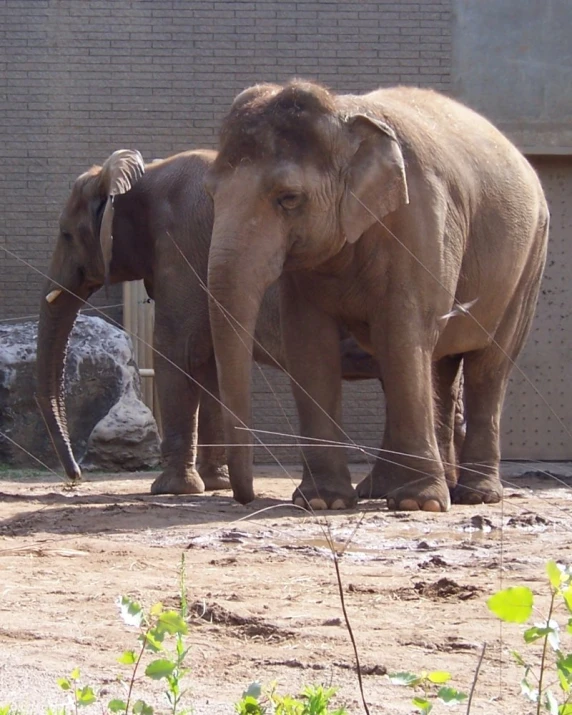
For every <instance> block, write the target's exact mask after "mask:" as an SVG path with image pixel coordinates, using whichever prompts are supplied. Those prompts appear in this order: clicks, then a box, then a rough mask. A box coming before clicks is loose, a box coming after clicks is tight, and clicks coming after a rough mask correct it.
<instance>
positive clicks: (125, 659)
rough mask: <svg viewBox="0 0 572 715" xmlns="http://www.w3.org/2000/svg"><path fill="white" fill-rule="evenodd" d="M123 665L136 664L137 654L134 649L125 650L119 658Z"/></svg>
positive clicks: (118, 660)
mask: <svg viewBox="0 0 572 715" xmlns="http://www.w3.org/2000/svg"><path fill="white" fill-rule="evenodd" d="M117 662H118V663H121V664H122V665H135V663H136V662H137V654H136V653H135V651H134V650H125V651H123V653H122V654H121V655H120V656H119V658H118V659H117Z"/></svg>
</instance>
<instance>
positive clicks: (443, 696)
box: [437, 686, 469, 705]
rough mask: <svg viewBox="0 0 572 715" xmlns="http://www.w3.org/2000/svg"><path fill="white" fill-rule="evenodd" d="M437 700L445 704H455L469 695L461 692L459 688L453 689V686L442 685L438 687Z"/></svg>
mask: <svg viewBox="0 0 572 715" xmlns="http://www.w3.org/2000/svg"><path fill="white" fill-rule="evenodd" d="M437 697H438V698H439V700H442V701H443V702H444V703H445V704H446V705H456V704H457V703H462V702H463V700H466V699H467V698H468V697H469V696H468V695H467V694H466V693H462V692H461V691H460V690H455V688H448V687H446V686H445V687H443V688H439V692H438V693H437Z"/></svg>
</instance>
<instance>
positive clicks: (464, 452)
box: [453, 229, 544, 504]
mask: <svg viewBox="0 0 572 715" xmlns="http://www.w3.org/2000/svg"><path fill="white" fill-rule="evenodd" d="M542 230H544V229H542ZM531 262H533V268H531V270H530V271H524V272H523V276H522V279H521V282H520V284H519V286H518V288H517V290H516V291H515V293H514V295H513V298H512V300H511V302H510V303H509V305H508V306H507V309H506V311H505V314H504V318H503V320H502V321H501V324H500V325H499V327H498V328H497V331H496V332H495V335H494V342H491V344H490V345H489V346H488V347H486V348H484V349H483V350H479V351H475V352H472V353H467V354H465V356H464V357H463V381H464V382H463V391H464V398H465V415H466V421H467V432H466V435H465V440H464V442H463V447H462V449H461V459H460V472H459V482H458V484H457V487H456V488H455V491H454V493H453V501H454V502H455V503H457V504H481V503H485V504H493V503H496V502H499V501H500V500H501V499H502V491H503V489H502V484H501V480H500V472H499V466H500V420H501V412H502V406H503V402H504V397H505V393H506V388H507V385H508V379H509V376H510V371H511V369H512V366H513V364H514V361H515V360H516V358H517V357H518V354H519V353H520V351H521V349H522V346H523V344H524V341H525V339H526V336H527V335H528V332H529V330H530V326H531V324H532V319H533V318H534V310H535V307H536V301H537V297H538V290H539V287H540V279H541V275H542V268H543V263H542V262H541V261H538V259H537V257H536V255H534V254H533V255H532V256H531ZM534 264H536V265H534ZM531 286H532V289H531Z"/></svg>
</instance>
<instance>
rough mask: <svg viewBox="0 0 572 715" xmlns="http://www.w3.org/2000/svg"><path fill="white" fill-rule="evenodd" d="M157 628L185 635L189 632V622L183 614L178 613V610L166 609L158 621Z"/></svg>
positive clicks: (173, 633) (172, 633)
mask: <svg viewBox="0 0 572 715" xmlns="http://www.w3.org/2000/svg"><path fill="white" fill-rule="evenodd" d="M157 628H158V629H159V630H163V631H165V632H166V633H169V634H170V635H175V634H176V633H178V634H180V635H182V636H184V635H186V634H187V633H188V632H189V629H188V628H187V624H186V623H185V621H184V619H183V617H182V616H181V614H180V613H177V611H165V612H164V613H162V614H161V615H160V616H159V619H158V621H157Z"/></svg>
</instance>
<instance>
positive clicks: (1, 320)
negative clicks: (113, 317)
mask: <svg viewBox="0 0 572 715" xmlns="http://www.w3.org/2000/svg"><path fill="white" fill-rule="evenodd" d="M0 248H1V246H0ZM122 307H123V303H115V304H114V305H101V306H99V308H98V310H111V309H112V308H122ZM88 310H94V308H81V309H80V311H79V312H80V313H86V312H87V311H88ZM39 317H40V316H39V314H38V313H35V314H34V315H20V316H18V317H17V318H0V323H14V322H18V321H24V320H38V318H39Z"/></svg>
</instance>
